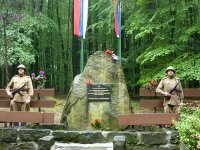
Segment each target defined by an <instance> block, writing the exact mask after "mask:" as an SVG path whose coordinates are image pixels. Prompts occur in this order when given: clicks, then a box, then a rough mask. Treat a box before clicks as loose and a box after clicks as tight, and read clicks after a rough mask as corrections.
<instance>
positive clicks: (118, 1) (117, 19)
mask: <svg viewBox="0 0 200 150" xmlns="http://www.w3.org/2000/svg"><path fill="white" fill-rule="evenodd" d="M114 8H115V9H114V11H115V12H114V15H115V33H116V35H117V37H118V38H119V37H120V34H121V0H114Z"/></svg>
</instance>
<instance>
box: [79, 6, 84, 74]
mask: <svg viewBox="0 0 200 150" xmlns="http://www.w3.org/2000/svg"><path fill="white" fill-rule="evenodd" d="M81 18H82V19H81V24H82V36H81V52H80V73H82V72H83V61H84V52H83V47H84V43H83V3H82V8H81Z"/></svg>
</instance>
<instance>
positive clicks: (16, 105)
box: [6, 65, 33, 111]
mask: <svg viewBox="0 0 200 150" xmlns="http://www.w3.org/2000/svg"><path fill="white" fill-rule="evenodd" d="M17 69H18V75H15V76H14V77H13V78H12V79H11V81H10V83H9V84H8V85H7V88H6V92H7V94H8V96H10V98H12V100H11V103H10V110H11V111H26V110H27V108H29V106H30V101H31V96H33V85H32V81H31V78H30V77H29V76H25V70H26V68H25V66H24V65H19V66H18V67H17ZM23 85H25V86H24V88H23V90H22V91H20V94H19V93H17V94H15V96H14V97H13V95H12V92H11V90H16V89H18V88H20V87H22V86H23Z"/></svg>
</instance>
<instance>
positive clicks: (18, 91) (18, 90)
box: [12, 84, 26, 97]
mask: <svg viewBox="0 0 200 150" xmlns="http://www.w3.org/2000/svg"><path fill="white" fill-rule="evenodd" d="M25 85H26V84H24V85H23V86H22V87H20V88H18V89H16V90H14V91H13V92H12V96H13V97H14V96H15V94H17V93H18V94H19V95H21V96H23V94H22V93H20V91H22V90H23V89H24V87H25Z"/></svg>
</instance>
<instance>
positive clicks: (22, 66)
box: [17, 64, 26, 70]
mask: <svg viewBox="0 0 200 150" xmlns="http://www.w3.org/2000/svg"><path fill="white" fill-rule="evenodd" d="M19 68H23V69H24V70H26V67H25V66H24V65H23V64H20V65H19V66H18V67H17V69H19Z"/></svg>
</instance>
